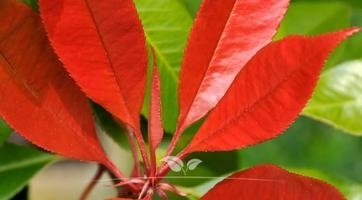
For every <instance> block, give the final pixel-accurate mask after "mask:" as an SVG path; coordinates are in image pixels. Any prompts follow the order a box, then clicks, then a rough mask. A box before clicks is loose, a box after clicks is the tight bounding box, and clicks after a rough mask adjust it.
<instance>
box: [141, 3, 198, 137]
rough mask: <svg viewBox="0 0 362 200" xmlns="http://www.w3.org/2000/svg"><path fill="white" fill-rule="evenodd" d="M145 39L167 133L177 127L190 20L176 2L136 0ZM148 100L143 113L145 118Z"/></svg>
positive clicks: (186, 11) (181, 6) (182, 6)
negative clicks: (153, 63) (158, 85)
mask: <svg viewBox="0 0 362 200" xmlns="http://www.w3.org/2000/svg"><path fill="white" fill-rule="evenodd" d="M135 4H136V7H137V10H138V12H139V15H140V18H141V21H142V24H143V26H144V29H145V33H146V39H147V42H148V44H149V45H151V46H153V47H154V49H155V52H156V56H157V59H158V60H157V65H158V67H159V69H160V75H161V94H162V99H161V100H162V116H163V125H164V128H165V129H166V131H168V132H173V131H174V129H175V126H176V120H177V114H178V104H177V84H178V73H179V69H180V65H181V58H182V54H183V51H184V47H185V42H186V38H187V35H188V33H189V29H190V27H191V24H192V17H191V15H190V14H189V12H188V10H187V9H186V7H185V6H184V5H182V4H181V3H180V2H179V1H170V0H158V1H149V0H136V1H135ZM147 101H148V100H147V99H146V102H145V104H144V105H145V106H144V108H143V111H142V113H143V114H144V115H145V116H147V113H148V112H147V110H148V102H147Z"/></svg>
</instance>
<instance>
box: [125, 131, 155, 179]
mask: <svg viewBox="0 0 362 200" xmlns="http://www.w3.org/2000/svg"><path fill="white" fill-rule="evenodd" d="M127 129H128V131H129V132H130V133H131V134H134V136H135V138H136V141H137V143H138V147H139V149H140V152H141V156H142V160H143V162H144V165H145V171H146V173H147V174H149V172H150V168H151V165H150V160H149V158H148V155H147V152H146V144H145V141H144V140H143V136H142V134H141V131H139V130H133V129H131V128H130V127H127Z"/></svg>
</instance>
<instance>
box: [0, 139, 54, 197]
mask: <svg viewBox="0 0 362 200" xmlns="http://www.w3.org/2000/svg"><path fill="white" fill-rule="evenodd" d="M10 152H11V153H10ZM52 159H53V156H51V155H49V154H46V153H43V152H40V151H38V150H35V149H33V148H29V147H24V146H18V145H14V144H8V143H5V144H4V145H3V146H2V147H0V163H1V165H0V180H1V181H0V191H1V192H0V199H11V197H12V196H13V195H15V194H16V193H17V192H19V191H20V190H21V189H22V188H23V187H24V186H25V185H26V184H27V183H28V181H29V180H30V178H31V177H32V176H34V175H35V173H37V172H39V170H41V169H42V168H43V167H44V166H45V165H46V164H48V163H49V162H51V161H52Z"/></svg>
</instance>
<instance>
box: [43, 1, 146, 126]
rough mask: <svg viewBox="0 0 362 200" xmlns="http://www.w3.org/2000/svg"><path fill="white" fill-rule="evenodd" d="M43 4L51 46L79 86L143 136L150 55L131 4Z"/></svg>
mask: <svg viewBox="0 0 362 200" xmlns="http://www.w3.org/2000/svg"><path fill="white" fill-rule="evenodd" d="M39 4H40V12H41V15H42V18H43V22H44V25H45V28H46V30H47V32H48V36H49V38H50V41H51V43H52V45H53V47H54V49H55V51H56V53H57V54H58V56H59V57H60V59H61V60H62V62H63V63H64V65H65V67H66V69H67V70H68V71H69V73H70V74H71V76H72V77H73V78H74V80H75V81H76V82H77V84H78V85H79V86H80V87H81V88H82V90H83V91H84V92H85V93H86V94H87V95H88V96H89V97H90V98H91V99H92V100H94V101H95V102H97V103H99V104H100V105H102V106H103V107H104V108H106V109H107V110H108V111H109V112H111V113H112V114H113V115H114V116H116V117H117V118H118V119H119V120H121V121H122V122H124V123H126V124H127V125H129V126H131V127H132V128H133V129H136V130H137V131H138V129H139V113H140V110H141V106H142V102H143V95H144V90H145V83H146V72H147V69H146V67H147V53H146V47H145V37H144V33H143V29H142V26H141V22H140V21H139V19H138V15H137V12H136V9H135V7H134V5H133V2H132V0H124V1H119V0H107V1H99V0H88V1H84V0H52V1H49V0H40V1H39ZM135 61H137V62H135Z"/></svg>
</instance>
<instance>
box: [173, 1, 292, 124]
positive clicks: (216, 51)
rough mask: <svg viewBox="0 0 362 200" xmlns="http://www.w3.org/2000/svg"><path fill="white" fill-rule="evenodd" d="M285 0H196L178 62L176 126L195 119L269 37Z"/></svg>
mask: <svg viewBox="0 0 362 200" xmlns="http://www.w3.org/2000/svg"><path fill="white" fill-rule="evenodd" d="M288 3H289V1H288V0H257V1H255V0H253V1H251V0H244V1H235V0H229V1H225V0H205V1H203V2H202V5H201V8H200V11H199V12H198V15H197V17H196V19H195V24H194V26H193V29H192V32H191V34H190V39H189V41H188V45H187V48H186V52H185V55H184V58H183V66H182V68H181V74H180V86H179V102H180V116H179V124H178V126H179V127H178V129H181V130H183V129H184V128H186V127H187V126H189V125H190V124H192V123H193V122H195V121H196V120H198V119H200V118H201V117H203V116H204V115H205V114H206V113H207V112H208V111H210V109H212V108H213V107H214V106H215V105H216V104H217V103H218V102H219V100H220V99H221V98H222V97H223V96H224V94H225V92H226V90H227V89H228V88H229V86H230V84H231V83H232V81H233V80H234V78H235V76H236V74H237V73H238V72H239V71H240V69H241V68H243V67H244V65H245V64H246V63H247V62H248V61H249V60H250V58H251V57H252V56H254V54H255V53H256V52H257V51H258V50H259V49H260V48H262V47H263V46H265V45H266V44H268V43H269V42H270V41H271V39H272V37H273V35H274V34H275V33H276V29H277V27H278V25H279V23H280V21H281V19H282V17H283V16H284V13H285V11H286V9H287V6H288ZM261 4H263V5H270V6H260V5H261ZM201 52H202V53H201ZM190 74H192V76H190Z"/></svg>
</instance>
